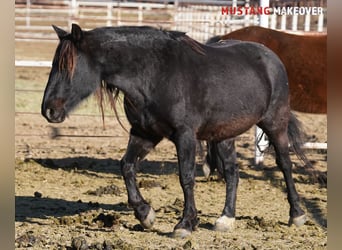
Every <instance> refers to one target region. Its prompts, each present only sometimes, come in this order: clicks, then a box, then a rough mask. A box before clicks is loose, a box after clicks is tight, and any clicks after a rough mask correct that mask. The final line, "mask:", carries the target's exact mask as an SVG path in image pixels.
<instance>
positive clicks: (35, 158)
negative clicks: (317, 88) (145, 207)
mask: <svg viewBox="0 0 342 250" xmlns="http://www.w3.org/2000/svg"><path fill="white" fill-rule="evenodd" d="M16 46H17V48H18V51H19V52H20V51H24V49H23V48H22V47H20V46H19V45H16ZM19 56H21V57H22V58H23V56H22V55H21V54H20V55H19ZM47 73H48V72H47V70H46V69H40V68H35V69H33V68H17V70H16V89H17V91H16V116H15V123H16V128H15V150H16V155H15V201H16V205H15V206H16V212H15V229H16V232H15V247H16V249H327V185H326V182H323V183H322V182H321V183H318V182H315V181H314V180H313V178H312V176H311V175H310V174H308V173H307V171H305V169H303V168H302V165H301V163H300V161H299V160H298V159H297V158H296V156H294V155H292V156H291V159H292V160H293V166H294V179H295V183H296V187H297V190H298V192H299V194H300V197H301V204H302V207H303V209H304V210H305V211H306V213H307V215H308V217H309V220H308V222H306V223H305V225H304V226H303V227H300V228H297V227H295V226H291V227H288V225H287V222H288V214H289V205H288V202H287V199H286V193H285V183H284V180H283V177H282V175H281V173H280V171H279V170H278V168H277V167H276V165H275V161H274V158H273V152H272V150H271V149H270V150H268V152H267V153H266V155H265V161H264V167H256V166H254V164H253V156H254V153H253V152H254V129H251V130H250V131H248V132H247V133H245V134H243V135H242V136H240V137H239V138H238V139H237V143H236V145H237V152H238V164H239V166H240V183H239V188H238V195H237V206H236V207H237V210H236V214H237V217H236V227H235V230H234V231H233V232H230V233H222V232H215V231H213V230H212V227H213V224H214V223H215V220H216V219H217V218H218V217H219V216H220V214H221V211H222V209H223V205H224V199H225V198H224V197H225V184H224V182H222V181H219V180H218V179H217V177H216V176H212V177H211V180H210V181H207V180H206V179H205V177H204V176H203V173H202V171H201V163H202V159H201V157H198V160H197V162H198V166H197V176H196V187H195V199H196V205H197V209H198V212H199V219H200V223H199V226H198V229H197V230H196V231H195V232H194V233H193V234H192V235H191V236H190V237H188V238H186V239H173V238H172V237H171V233H172V231H173V227H174V226H175V225H176V223H177V222H178V219H179V218H180V216H181V213H182V209H183V208H182V207H183V194H182V190H181V187H180V184H179V180H178V167H177V158H176V152H175V148H174V146H173V145H172V144H171V143H170V142H168V141H166V140H164V141H162V142H161V143H160V144H159V145H158V146H157V147H156V149H155V150H154V151H153V152H151V153H150V154H149V155H148V156H147V158H146V160H145V161H144V162H143V163H142V164H141V169H140V172H139V173H138V176H137V182H138V184H139V186H140V190H141V192H142V195H143V196H144V197H145V198H146V199H147V200H148V201H149V202H150V203H151V204H152V206H153V208H154V210H155V211H156V221H155V224H154V227H153V229H151V230H145V231H144V230H142V228H141V227H140V226H139V225H138V221H137V220H136V219H135V218H134V215H133V210H132V209H131V208H130V207H129V206H128V204H127V195H126V190H125V186H124V181H123V178H122V177H121V173H120V166H119V160H120V159H121V157H122V156H123V154H124V152H125V148H126V145H127V140H128V134H127V133H126V132H125V131H124V130H123V129H122V128H121V127H120V126H119V125H118V122H117V121H116V120H115V119H114V118H113V117H106V119H105V121H106V127H105V129H104V128H103V126H102V121H101V117H100V116H99V115H84V114H77V112H75V114H73V115H70V117H69V118H68V119H67V120H66V121H65V122H64V123H62V124H57V125H52V124H49V123H47V122H46V121H45V120H44V118H43V117H42V116H41V115H40V114H39V112H40V110H39V105H40V101H41V97H42V93H41V92H34V93H33V95H34V97H27V96H25V95H23V91H20V90H19V89H22V88H26V89H28V88H32V86H33V87H37V88H39V89H40V90H41V89H43V88H44V85H45V82H46V80H47ZM30 83H31V84H32V85H31V87H30V85H29V84H30ZM31 102H32V103H33V104H32V107H31V106H28V105H31ZM297 115H298V118H299V119H300V120H301V121H302V122H303V124H304V127H305V128H306V132H307V134H308V136H309V137H308V140H310V141H317V142H326V140H327V135H326V133H327V123H326V122H327V121H326V115H309V114H301V113H297ZM124 123H125V121H124ZM126 127H127V128H129V125H128V124H127V123H126ZM307 156H308V158H309V159H310V160H311V161H312V162H313V163H314V166H315V169H316V170H318V171H319V172H321V173H325V172H326V171H327V153H326V150H307Z"/></svg>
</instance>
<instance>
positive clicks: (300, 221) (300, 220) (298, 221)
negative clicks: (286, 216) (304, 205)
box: [289, 214, 307, 227]
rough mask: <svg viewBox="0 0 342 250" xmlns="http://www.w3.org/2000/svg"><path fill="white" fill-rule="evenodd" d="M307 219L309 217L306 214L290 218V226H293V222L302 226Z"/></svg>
mask: <svg viewBox="0 0 342 250" xmlns="http://www.w3.org/2000/svg"><path fill="white" fill-rule="evenodd" d="M306 221H307V217H306V215H305V214H303V215H301V216H298V217H296V218H292V217H291V218H290V220H289V226H291V225H292V224H295V225H296V226H297V227H301V226H303V225H304V223H305V222H306Z"/></svg>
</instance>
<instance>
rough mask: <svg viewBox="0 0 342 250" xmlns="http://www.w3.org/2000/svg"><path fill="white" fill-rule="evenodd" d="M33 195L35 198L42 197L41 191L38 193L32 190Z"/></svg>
mask: <svg viewBox="0 0 342 250" xmlns="http://www.w3.org/2000/svg"><path fill="white" fill-rule="evenodd" d="M33 195H34V197H36V198H42V193H40V192H38V191H36V192H34V194H33Z"/></svg>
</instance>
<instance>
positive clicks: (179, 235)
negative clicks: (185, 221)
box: [172, 228, 191, 239]
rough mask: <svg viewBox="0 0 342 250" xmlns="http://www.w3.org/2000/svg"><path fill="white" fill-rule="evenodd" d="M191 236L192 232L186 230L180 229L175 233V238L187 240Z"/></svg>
mask: <svg viewBox="0 0 342 250" xmlns="http://www.w3.org/2000/svg"><path fill="white" fill-rule="evenodd" d="M190 235H191V232H190V231H189V230H186V229H184V228H179V229H176V230H174V231H173V235H172V237H173V238H181V239H183V238H186V237H188V236H190Z"/></svg>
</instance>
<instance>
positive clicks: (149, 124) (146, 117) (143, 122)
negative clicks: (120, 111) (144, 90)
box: [125, 106, 172, 137]
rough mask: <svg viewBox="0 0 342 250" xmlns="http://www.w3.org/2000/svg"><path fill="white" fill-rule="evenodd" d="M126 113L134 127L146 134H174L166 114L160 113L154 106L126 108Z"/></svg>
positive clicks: (164, 135) (162, 135)
mask: <svg viewBox="0 0 342 250" xmlns="http://www.w3.org/2000/svg"><path fill="white" fill-rule="evenodd" d="M125 111H126V115H127V118H128V121H129V122H130V124H131V126H132V128H134V129H135V130H136V131H140V132H141V133H144V134H153V135H156V136H161V137H168V136H170V135H171V134H172V127H171V126H170V124H169V123H168V121H167V115H166V114H159V113H157V112H156V111H155V110H154V109H153V108H151V107H149V106H146V107H144V108H135V107H130V108H126V109H125Z"/></svg>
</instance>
